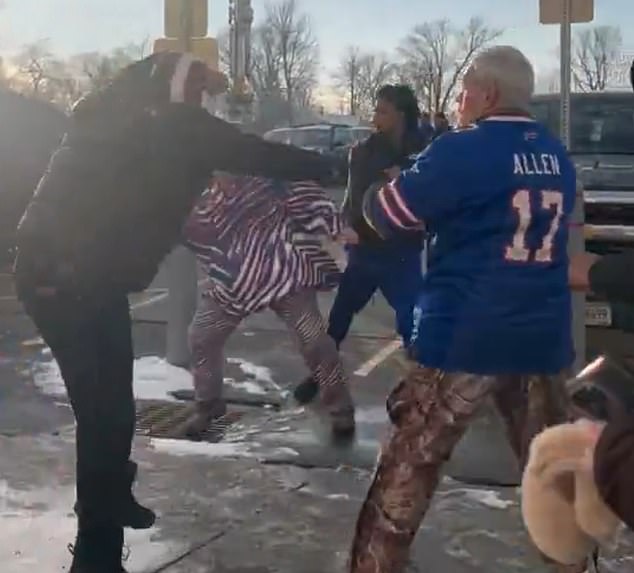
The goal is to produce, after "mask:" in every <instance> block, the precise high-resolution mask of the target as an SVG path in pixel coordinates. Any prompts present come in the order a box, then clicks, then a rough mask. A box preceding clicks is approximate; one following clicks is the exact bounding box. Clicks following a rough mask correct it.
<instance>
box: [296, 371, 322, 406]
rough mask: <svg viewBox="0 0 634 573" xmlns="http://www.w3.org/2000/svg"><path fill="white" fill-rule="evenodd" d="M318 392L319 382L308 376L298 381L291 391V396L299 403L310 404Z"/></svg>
mask: <svg viewBox="0 0 634 573" xmlns="http://www.w3.org/2000/svg"><path fill="white" fill-rule="evenodd" d="M318 394H319V384H317V381H316V380H315V379H314V378H313V377H312V376H308V377H307V378H305V379H304V380H303V381H302V382H300V383H299V384H298V385H297V386H296V387H295V390H294V391H293V397H294V398H295V400H296V401H297V402H298V403H300V404H302V405H303V404H310V403H311V402H312V401H313V400H314V399H315V398H317V396H318Z"/></svg>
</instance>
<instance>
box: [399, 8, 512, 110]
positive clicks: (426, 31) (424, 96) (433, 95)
mask: <svg viewBox="0 0 634 573" xmlns="http://www.w3.org/2000/svg"><path fill="white" fill-rule="evenodd" d="M501 33H502V31H501V30H497V29H494V28H490V27H489V26H487V25H486V24H485V23H484V21H483V20H482V19H480V18H476V17H474V18H471V20H470V21H469V23H468V24H467V26H466V27H465V28H463V29H457V28H454V27H453V26H452V25H451V23H450V22H449V21H448V20H438V21H435V22H427V23H424V24H420V25H418V26H416V27H415V28H414V29H413V31H412V33H411V34H410V35H409V36H407V38H406V39H405V40H404V41H403V42H402V44H401V46H400V48H399V52H400V55H401V58H402V66H401V72H400V76H401V79H403V80H408V81H409V83H411V84H412V86H413V87H414V88H415V89H416V91H417V95H418V97H419V98H420V99H421V101H423V103H424V104H425V107H426V109H427V110H428V111H445V110H446V109H447V106H448V104H449V102H450V101H451V98H452V96H453V94H454V92H455V89H456V86H457V84H458V81H459V79H460V77H461V76H462V74H463V73H464V72H465V71H466V69H467V67H468V66H469V64H470V63H471V61H472V60H473V57H474V56H475V55H476V53H477V52H478V51H479V50H480V49H481V48H483V47H484V46H486V45H487V44H489V43H490V42H492V41H493V40H495V39H496V38H498V37H499V36H500V35H501Z"/></svg>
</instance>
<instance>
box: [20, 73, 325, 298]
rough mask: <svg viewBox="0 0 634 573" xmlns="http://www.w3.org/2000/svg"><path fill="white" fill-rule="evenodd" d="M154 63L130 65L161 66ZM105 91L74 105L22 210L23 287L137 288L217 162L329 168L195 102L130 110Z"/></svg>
mask: <svg viewBox="0 0 634 573" xmlns="http://www.w3.org/2000/svg"><path fill="white" fill-rule="evenodd" d="M155 68H156V62H155V64H154V65H153V66H146V67H145V68H143V67H141V68H140V69H139V68H137V72H136V73H143V72H144V71H149V70H151V75H152V77H157V76H160V74H157V72H156V69H155ZM151 81H152V80H150V84H151ZM157 81H158V80H157ZM138 85H139V82H136V85H131V86H130V89H132V88H135V94H138V93H143V89H139V88H138ZM142 85H144V86H147V85H148V82H145V83H144V84H142ZM127 89H128V85H126V84H123V85H119V86H116V89H115V90H113V91H112V92H111V96H112V97H114V98H115V99H116V100H118V101H119V102H125V103H127V100H126V99H125V96H127V91H126V90H127ZM155 91H156V92H157V93H158V92H159V90H158V89H156V90H155ZM145 92H146V95H147V92H148V90H147V89H146V90H145ZM122 93H123V94H124V95H123V96H122V95H121V94H122ZM112 97H110V98H109V97H108V96H107V95H106V96H103V95H101V94H99V96H98V97H97V98H96V99H95V100H92V101H91V100H89V101H88V103H86V104H85V105H84V106H80V107H79V108H78V110H77V111H76V113H75V117H74V120H73V122H72V124H71V126H70V128H69V130H68V133H67V135H66V137H65V138H64V141H63V143H62V145H61V147H60V149H59V150H58V151H57V152H56V153H55V154H54V155H53V157H52V159H51V162H50V165H49V167H48V170H47V172H46V173H45V175H44V177H43V178H42V180H41V181H40V184H39V186H38V188H37V190H36V193H35V195H34V197H33V199H32V201H31V203H30V205H29V207H28V208H27V210H26V212H25V214H24V216H23V218H22V222H21V224H20V227H19V229H18V245H17V247H18V258H17V261H16V268H15V271H16V279H17V283H18V287H22V289H24V288H32V287H37V286H50V287H54V288H56V289H58V290H61V291H66V292H70V293H73V294H78V295H81V296H85V297H95V296H100V295H101V294H103V293H108V292H112V291H114V292H124V293H130V292H137V291H141V290H143V289H145V288H146V287H147V286H148V285H149V283H150V282H151V281H152V279H153V278H154V276H155V274H156V272H157V270H158V267H159V264H160V263H161V261H162V259H163V258H164V257H165V256H166V255H167V254H168V253H169V251H170V250H171V249H172V248H173V247H174V246H175V245H176V244H177V243H178V242H179V240H180V238H181V229H182V226H183V224H184V222H185V220H186V218H187V216H188V214H189V212H190V210H191V208H192V206H193V204H194V201H195V200H196V198H197V197H198V196H199V195H200V194H201V192H202V191H204V189H205V188H206V186H207V184H208V181H209V180H210V177H211V176H212V174H213V172H214V171H215V170H223V171H228V172H233V173H238V174H242V173H244V174H252V175H262V176H267V177H271V178H278V179H286V180H297V179H314V180H321V179H322V178H323V177H327V176H328V174H329V172H330V165H328V164H327V163H326V162H325V161H324V160H323V159H322V158H321V157H320V156H319V155H317V154H312V153H310V152H307V151H303V150H300V149H295V148H292V147H289V146H285V145H281V144H274V143H269V142H265V141H264V140H262V139H260V138H258V137H256V136H253V135H245V134H243V133H242V132H240V131H239V130H238V129H236V128H234V127H233V126H231V125H230V124H228V123H226V122H224V121H222V120H220V119H217V118H215V117H213V116H211V115H210V114H209V113H208V112H207V111H205V110H204V109H202V108H200V107H195V106H193V105H188V104H185V103H170V101H169V100H168V101H161V99H160V98H157V100H158V101H154V102H153V104H152V105H150V106H143V105H140V106H139V109H138V111H135V110H134V109H133V105H132V109H131V107H130V106H123V105H121V103H117V102H115V103H114V104H113V102H112ZM133 103H134V102H133ZM129 110H130V111H129Z"/></svg>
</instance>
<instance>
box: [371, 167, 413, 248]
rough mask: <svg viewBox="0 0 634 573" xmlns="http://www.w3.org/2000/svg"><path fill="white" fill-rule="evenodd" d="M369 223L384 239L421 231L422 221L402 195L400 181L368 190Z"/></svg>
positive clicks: (378, 185) (377, 185)
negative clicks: (402, 233) (401, 233)
mask: <svg viewBox="0 0 634 573" xmlns="http://www.w3.org/2000/svg"><path fill="white" fill-rule="evenodd" d="M363 215H364V217H365V219H366V221H367V223H368V224H369V225H370V226H371V227H372V228H373V229H374V230H375V231H376V232H377V233H378V234H379V235H380V236H381V237H383V238H387V237H389V236H390V235H393V234H394V233H398V232H408V231H409V232H411V231H421V230H423V229H424V228H425V224H424V222H423V221H422V219H420V218H418V217H417V216H416V215H415V214H414V213H413V212H412V210H411V209H410V207H409V205H408V204H407V201H406V200H405V198H404V197H403V195H402V194H401V191H400V188H399V182H398V179H396V180H394V181H391V182H389V183H387V184H376V185H373V186H372V187H370V189H368V191H367V193H366V194H365V198H364V204H363Z"/></svg>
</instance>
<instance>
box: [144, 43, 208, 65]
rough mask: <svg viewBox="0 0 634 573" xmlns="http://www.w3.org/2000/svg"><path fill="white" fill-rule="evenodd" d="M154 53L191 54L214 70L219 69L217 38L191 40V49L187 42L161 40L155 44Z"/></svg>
mask: <svg viewBox="0 0 634 573" xmlns="http://www.w3.org/2000/svg"><path fill="white" fill-rule="evenodd" d="M154 52H155V53H156V52H189V53H190V54H192V55H194V56H196V57H197V58H200V59H201V60H203V61H204V62H205V63H206V64H207V65H208V66H209V67H210V68H211V69H212V70H217V69H218V67H219V55H218V41H217V40H216V39H215V38H191V39H190V40H189V48H188V47H187V46H186V41H185V40H179V39H178V38H159V39H158V40H156V41H155V42H154Z"/></svg>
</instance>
